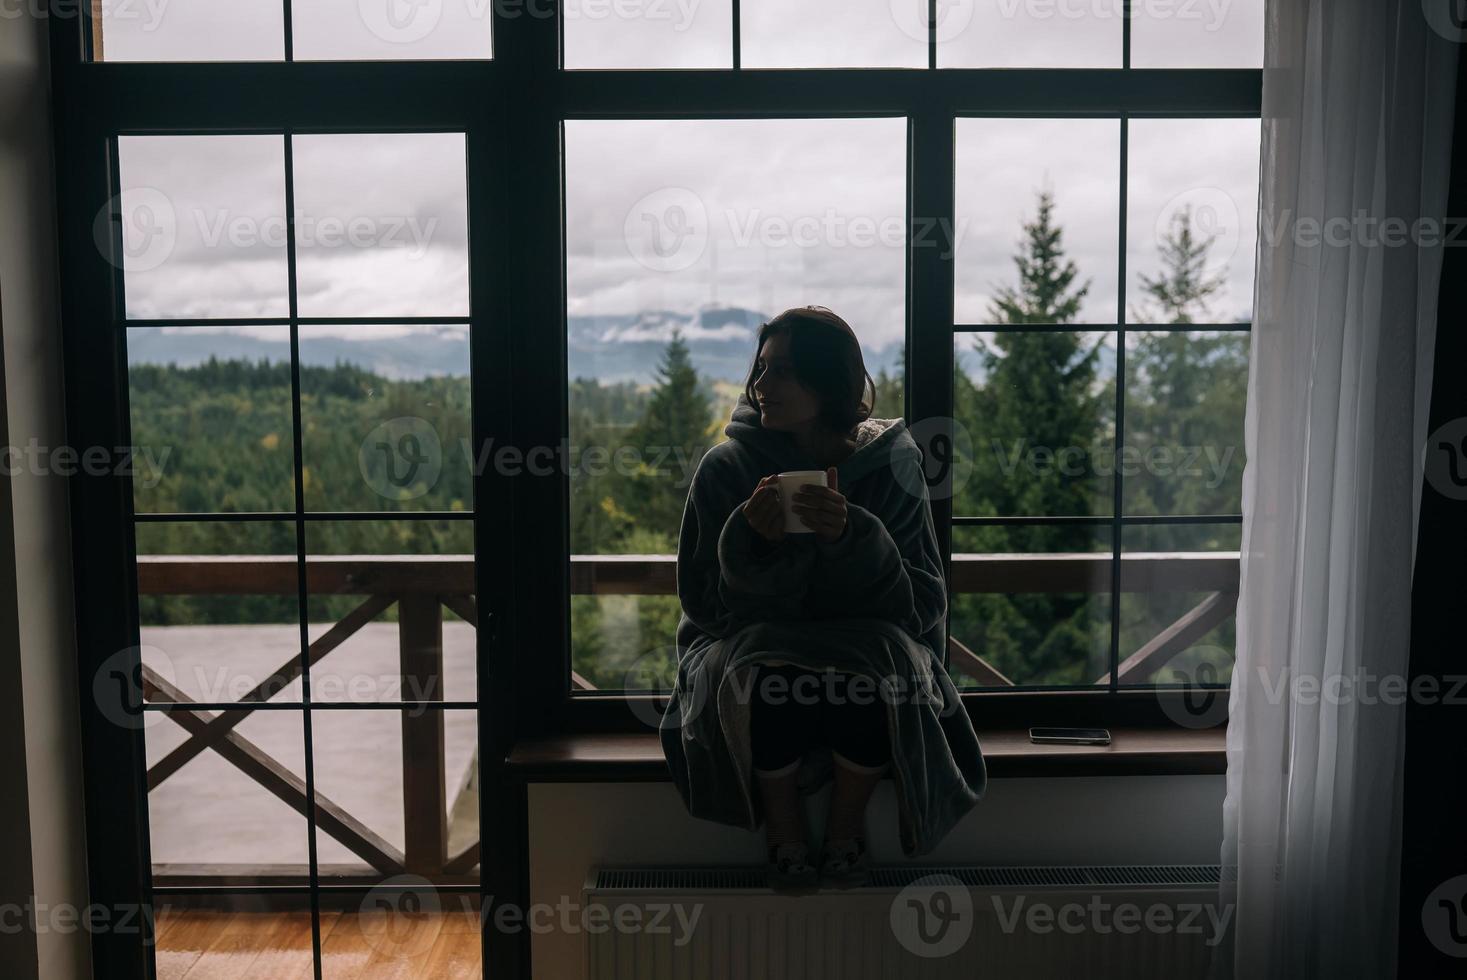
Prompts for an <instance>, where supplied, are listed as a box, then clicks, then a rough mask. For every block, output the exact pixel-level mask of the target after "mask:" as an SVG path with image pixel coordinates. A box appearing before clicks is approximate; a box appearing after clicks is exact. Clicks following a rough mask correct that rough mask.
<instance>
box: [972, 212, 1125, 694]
mask: <svg viewBox="0 0 1467 980" xmlns="http://www.w3.org/2000/svg"><path fill="white" fill-rule="evenodd" d="M1054 212H1055V202H1054V196H1053V194H1052V193H1050V192H1049V191H1048V190H1047V189H1046V190H1041V191H1040V192H1039V193H1038V196H1037V209H1036V214H1035V217H1034V219H1033V220H1032V221H1028V222H1025V223H1024V224H1023V235H1022V237H1021V238H1020V241H1019V244H1018V252H1017V254H1016V255H1015V256H1014V264H1015V267H1016V270H1017V273H1018V276H1017V284H1016V285H1011V286H1004V287H1003V288H1000V289H998V290H997V291H996V293H995V299H994V301H993V302H992V304H991V305H990V307H989V320H990V322H992V323H996V324H1004V325H1007V326H1014V325H1019V326H1023V325H1032V326H1034V327H1036V328H1038V327H1046V328H1049V327H1054V326H1062V325H1064V324H1066V323H1071V322H1073V321H1074V319H1075V318H1076V316H1078V314H1079V311H1080V304H1081V301H1082V300H1083V298H1084V297H1085V295H1086V293H1087V292H1088V291H1089V288H1090V283H1089V281H1088V280H1086V281H1084V282H1079V281H1078V277H1079V270H1078V268H1077V267H1076V265H1075V263H1074V262H1073V261H1071V260H1070V259H1069V258H1067V257H1066V255H1065V251H1064V241H1063V231H1062V229H1061V228H1060V226H1059V225H1058V224H1057V223H1056V221H1055V214H1054ZM974 340H975V343H974V349H975V350H976V352H977V354H978V358H979V371H978V375H979V380H978V383H976V384H975V383H974V382H973V381H972V380H971V379H969V378H968V377H967V375H966V374H965V373H962V372H960V373H959V375H958V377H957V378H956V379H955V381H956V384H955V391H954V396H955V401H956V405H957V409H958V412H959V415H958V418H959V420H960V421H962V422H963V424H964V426H965V427H966V428H967V429H968V434H969V437H970V439H971V441H972V449H973V460H972V462H973V469H972V472H971V475H970V477H969V479H968V482H967V485H966V487H965V488H964V490H963V491H962V492H961V493H960V497H959V500H958V502H957V505H958V506H957V512H958V513H962V514H973V515H980V516H983V515H1018V516H1031V517H1032V516H1055V515H1065V516H1071V515H1081V516H1083V515H1089V514H1092V513H1095V512H1097V508H1098V507H1101V506H1106V507H1108V502H1107V500H1106V492H1105V489H1106V488H1105V485H1104V484H1102V481H1101V480H1100V479H1099V478H1098V476H1097V474H1096V472H1095V470H1094V468H1093V467H1091V466H1090V465H1089V464H1090V461H1091V451H1092V450H1093V449H1094V448H1096V447H1097V445H1098V444H1099V443H1100V442H1101V440H1103V439H1104V437H1105V436H1106V430H1107V415H1106V411H1107V407H1108V405H1109V404H1110V403H1112V402H1113V397H1110V399H1109V400H1108V396H1107V394H1106V386H1105V385H1101V384H1099V383H1098V379H1097V375H1098V362H1099V357H1100V351H1101V341H1097V340H1090V339H1088V338H1087V336H1086V335H1085V334H1083V333H1079V332H1074V331H1064V330H1053V329H1034V330H1009V331H1003V332H997V333H995V334H993V335H992V336H991V338H990V339H988V340H986V341H985V339H984V338H983V337H982V335H979V336H976V337H975V338H974ZM1070 447H1075V448H1077V449H1079V450H1080V451H1081V453H1082V455H1081V459H1080V461H1081V463H1082V465H1081V466H1080V467H1079V470H1080V471H1079V472H1065V468H1062V467H1060V466H1059V465H1057V462H1051V463H1048V464H1045V463H1044V462H1043V461H1044V460H1045V459H1047V458H1048V457H1045V456H1044V455H1043V454H1044V453H1045V452H1057V451H1060V450H1064V449H1067V448H1070ZM1031 453H1033V454H1037V455H1031ZM1030 460H1034V461H1035V463H1036V464H1037V465H1035V466H1034V467H1033V468H1032V469H1031V467H1030V465H1029V461H1030ZM1102 512H1103V511H1102ZM962 532H963V533H961V534H959V535H958V536H957V540H956V541H955V544H954V548H955V550H960V551H979V552H982V551H995V552H1004V551H1009V552H1012V551H1020V552H1038V553H1053V552H1057V551H1090V550H1094V548H1095V544H1096V541H1095V538H1094V533H1093V530H1092V529H1089V528H1084V527H1080V528H1076V527H1066V526H1053V525H1048V526H1045V525H1032V526H1026V527H1021V528H1014V529H1011V530H1010V529H1005V528H999V527H985V528H972V529H962ZM1100 598H1102V597H1100V596H1098V595H1092V596H1069V595H1066V596H1059V595H1054V596H1051V595H1014V596H1002V595H976V596H963V597H960V598H959V600H958V601H957V602H955V611H954V633H955V635H956V636H957V637H958V638H959V639H960V640H962V641H963V642H964V643H967V644H968V645H969V646H970V647H971V648H972V649H973V650H974V651H975V652H976V653H978V654H979V655H980V656H982V657H984V658H985V659H987V660H988V661H989V662H990V663H991V664H992V665H993V666H995V667H997V668H998V669H999V670H1000V671H1001V672H1002V673H1004V674H1005V675H1006V676H1008V677H1009V678H1010V679H1012V680H1014V681H1017V682H1020V683H1039V684H1059V683H1082V684H1083V683H1087V682H1089V681H1090V680H1093V679H1094V677H1095V676H1098V674H1099V671H1100V670H1103V661H1104V654H1105V644H1104V642H1103V640H1102V636H1101V634H1102V632H1103V630H1102V627H1103V622H1102V616H1101V615H1100V608H1099V603H1098V600H1099V599H1100ZM960 624H961V625H960Z"/></svg>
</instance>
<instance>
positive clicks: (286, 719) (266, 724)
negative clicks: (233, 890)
mask: <svg viewBox="0 0 1467 980" xmlns="http://www.w3.org/2000/svg"><path fill="white" fill-rule="evenodd" d="M149 715H150V716H151V715H157V716H158V720H157V721H155V722H153V723H152V724H150V725H149V726H148V728H147V731H146V733H145V736H144V741H145V743H146V746H147V758H148V768H149V773H150V775H149V782H150V783H152V784H154V785H151V787H150V789H149V791H148V831H149V835H150V838H149V840H150V847H151V850H152V858H153V876H154V883H155V884H167V883H168V882H167V881H166V879H167V878H169V877H173V876H187V875H191V874H192V875H203V876H206V877H209V878H216V879H217V878H219V877H223V878H228V879H231V880H232V881H233V883H236V884H260V883H261V881H260V879H261V878H262V877H267V876H274V877H275V878H277V880H278V878H279V877H281V876H286V877H290V878H293V879H298V881H299V883H304V882H305V880H306V876H307V870H308V863H307V862H308V855H307V850H306V818H305V816H304V814H303V813H302V811H301V809H300V808H301V807H302V806H304V801H303V798H302V797H301V796H300V795H299V792H298V789H297V785H298V784H297V783H296V782H295V780H296V779H299V778H303V776H304V773H305V744H306V743H305V738H304V735H303V734H302V732H303V725H302V721H301V714H300V712H299V711H294V710H273V711H272V710H257V711H255V712H253V713H251V714H249V715H247V716H245V717H244V718H243V719H241V720H239V721H238V723H237V724H235V725H234V727H233V728H232V729H231V730H230V731H229V732H227V733H225V734H224V735H222V736H220V737H219V738H218V739H215V740H213V741H212V742H211V744H210V745H209V746H208V747H207V748H203V749H202V751H198V752H197V754H193V752H192V751H191V749H192V748H193V747H196V746H201V745H202V744H203V743H202V742H193V743H192V745H191V746H190V747H188V748H186V747H185V745H186V744H187V743H189V742H190V736H191V735H192V734H194V733H195V732H197V731H198V730H199V729H200V728H201V727H202V726H203V725H204V724H205V723H206V722H207V721H208V720H209V718H210V717H212V713H211V712H199V711H188V710H187V709H182V708H180V709H170V710H169V711H166V712H161V711H156V712H149ZM179 763H182V765H181V766H180V765H179Z"/></svg>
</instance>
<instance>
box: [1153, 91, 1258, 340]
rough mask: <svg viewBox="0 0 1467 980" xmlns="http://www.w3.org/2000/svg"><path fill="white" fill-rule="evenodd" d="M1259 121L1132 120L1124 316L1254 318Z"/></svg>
mask: <svg viewBox="0 0 1467 980" xmlns="http://www.w3.org/2000/svg"><path fill="white" fill-rule="evenodd" d="M1260 136H1261V129H1260V125H1259V121H1258V120H1257V119H1134V120H1132V121H1131V132H1130V163H1129V178H1130V183H1129V187H1128V189H1127V195H1128V196H1127V200H1126V206H1127V215H1126V221H1127V231H1126V268H1127V269H1129V270H1130V281H1129V282H1128V283H1127V285H1126V299H1127V306H1128V307H1129V308H1130V311H1129V313H1128V316H1129V317H1130V319H1131V320H1132V321H1134V322H1140V323H1209V322H1210V323H1239V322H1246V321H1248V320H1250V319H1252V310H1253V266H1254V252H1255V250H1256V248H1257V244H1258V152H1259V140H1260Z"/></svg>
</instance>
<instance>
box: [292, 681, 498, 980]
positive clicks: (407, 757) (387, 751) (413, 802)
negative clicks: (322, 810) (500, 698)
mask: <svg viewBox="0 0 1467 980" xmlns="http://www.w3.org/2000/svg"><path fill="white" fill-rule="evenodd" d="M311 731H312V736H313V738H314V744H315V763H316V788H317V791H318V792H320V793H321V794H322V795H323V796H325V797H326V798H327V799H328V800H329V801H330V804H331V806H333V807H335V808H336V812H338V813H341V814H344V815H347V816H349V817H350V819H351V820H352V821H353V822H354V823H355V824H356V825H358V826H359V827H361V828H364V829H365V831H366V832H365V833H358V834H356V835H350V834H341V833H337V832H335V831H333V830H332V829H331V827H330V826H329V822H326V823H323V822H322V821H319V820H318V821H317V824H316V848H317V854H318V855H319V856H320V861H321V875H322V878H323V880H326V881H327V882H328V883H340V882H341V881H342V880H346V879H355V880H358V881H360V880H364V879H366V880H373V879H375V880H378V881H380V880H382V879H383V877H384V876H383V874H382V869H381V868H379V867H377V865H378V864H381V863H382V860H383V858H384V857H385V858H386V859H387V860H388V861H389V862H391V864H393V865H396V866H399V867H402V866H404V865H403V862H404V861H405V862H406V863H405V867H406V872H407V874H408V875H411V876H416V877H420V878H427V879H429V880H430V881H434V882H438V883H444V882H454V881H456V882H460V883H464V884H467V883H469V882H472V881H473V880H475V879H476V878H477V877H478V869H477V862H476V861H475V859H474V858H473V856H472V855H473V853H474V852H473V851H472V850H471V848H472V847H473V845H475V844H477V843H478V840H479V826H478V823H479V766H478V721H477V712H474V711H468V710H442V709H437V708H434V709H428V710H424V711H418V710H416V709H414V710H391V709H381V708H376V709H374V708H343V709H336V710H329V711H323V710H317V711H314V712H312V714H311ZM404 786H406V787H407V788H406V791H405V790H404ZM466 854H467V855H468V856H465V855H466ZM471 862H472V863H471ZM466 863H467V864H470V866H469V867H462V865H464V864H466ZM387 880H389V881H391V880H392V879H391V878H388V879H387ZM427 975H431V974H427Z"/></svg>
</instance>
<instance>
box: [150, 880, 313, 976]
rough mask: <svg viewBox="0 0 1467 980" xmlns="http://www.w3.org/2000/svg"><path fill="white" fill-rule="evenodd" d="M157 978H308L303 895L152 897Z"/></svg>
mask: <svg viewBox="0 0 1467 980" xmlns="http://www.w3.org/2000/svg"><path fill="white" fill-rule="evenodd" d="M154 903H155V906H154V907H155V909H156V912H155V915H156V919H155V922H156V925H157V946H156V949H155V950H154V953H155V955H156V957H157V959H156V961H155V962H156V963H157V968H158V976H159V977H183V976H198V977H230V978H240V977H250V978H254V977H309V976H310V975H311V904H310V897H309V896H308V895H300V894H297V895H280V894H265V895H261V894H253V895H228V894H224V895H220V894H210V895H197V896H192V895H191V896H188V897H183V896H179V895H166V896H165V895H160V896H156V897H155V898H154Z"/></svg>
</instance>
